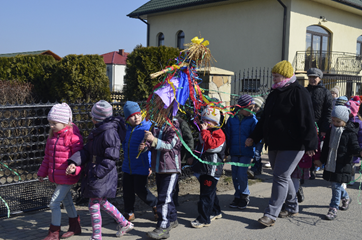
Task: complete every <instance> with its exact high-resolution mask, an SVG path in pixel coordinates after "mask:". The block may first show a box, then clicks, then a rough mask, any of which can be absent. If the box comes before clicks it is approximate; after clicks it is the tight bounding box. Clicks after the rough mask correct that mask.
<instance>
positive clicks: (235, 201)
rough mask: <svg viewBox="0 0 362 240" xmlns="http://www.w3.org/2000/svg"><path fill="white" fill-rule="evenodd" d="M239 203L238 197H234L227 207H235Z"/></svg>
mask: <svg viewBox="0 0 362 240" xmlns="http://www.w3.org/2000/svg"><path fill="white" fill-rule="evenodd" d="M239 203H240V198H234V200H233V202H232V203H230V205H229V207H231V208H237V207H238V206H239Z"/></svg>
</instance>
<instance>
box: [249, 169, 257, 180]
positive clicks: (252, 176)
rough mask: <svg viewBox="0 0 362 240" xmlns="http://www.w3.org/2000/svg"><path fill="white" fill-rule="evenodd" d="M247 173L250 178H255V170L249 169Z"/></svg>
mask: <svg viewBox="0 0 362 240" xmlns="http://www.w3.org/2000/svg"><path fill="white" fill-rule="evenodd" d="M247 174H248V178H250V179H254V178H255V174H254V172H253V171H251V170H248V171H247Z"/></svg>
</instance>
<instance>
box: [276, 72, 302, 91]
mask: <svg viewBox="0 0 362 240" xmlns="http://www.w3.org/2000/svg"><path fill="white" fill-rule="evenodd" d="M296 80H297V77H296V76H295V74H294V75H293V76H292V77H290V78H286V79H284V80H283V81H280V82H278V83H274V84H273V85H272V89H276V88H282V87H286V86H288V85H290V84H292V83H293V82H295V81H296Z"/></svg>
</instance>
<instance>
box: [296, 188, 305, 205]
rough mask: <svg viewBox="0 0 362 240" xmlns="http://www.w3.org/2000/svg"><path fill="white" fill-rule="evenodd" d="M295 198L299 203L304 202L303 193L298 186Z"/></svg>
mask: <svg viewBox="0 0 362 240" xmlns="http://www.w3.org/2000/svg"><path fill="white" fill-rule="evenodd" d="M297 198H298V202H299V203H301V202H303V201H304V193H303V188H302V186H299V189H298V191H297Z"/></svg>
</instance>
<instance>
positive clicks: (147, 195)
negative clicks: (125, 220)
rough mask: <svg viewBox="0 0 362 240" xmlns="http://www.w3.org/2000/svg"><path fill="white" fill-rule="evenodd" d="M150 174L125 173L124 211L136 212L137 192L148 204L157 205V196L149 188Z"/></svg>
mask: <svg viewBox="0 0 362 240" xmlns="http://www.w3.org/2000/svg"><path fill="white" fill-rule="evenodd" d="M147 183H148V176H147V175H136V174H128V173H125V172H124V173H123V200H124V211H125V212H126V213H133V212H134V203H135V200H136V196H135V194H137V196H138V197H139V198H140V199H141V200H142V201H143V202H145V203H146V204H147V205H148V206H150V207H154V206H156V205H157V198H156V197H155V196H154V195H153V194H152V193H151V192H150V190H148V188H147Z"/></svg>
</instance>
